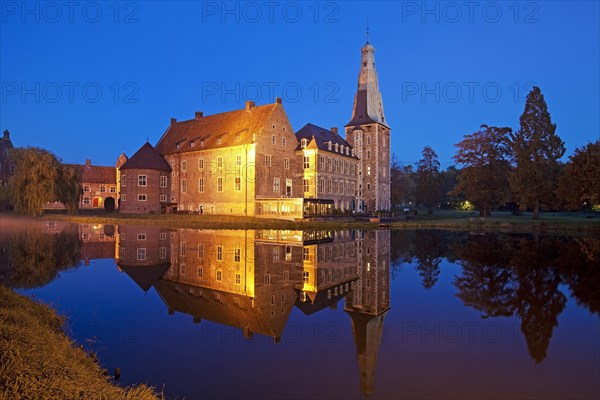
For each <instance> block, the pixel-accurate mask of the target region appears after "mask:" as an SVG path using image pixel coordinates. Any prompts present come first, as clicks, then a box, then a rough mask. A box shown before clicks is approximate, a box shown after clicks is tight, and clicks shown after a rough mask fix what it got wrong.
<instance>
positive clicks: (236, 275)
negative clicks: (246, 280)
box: [235, 274, 242, 285]
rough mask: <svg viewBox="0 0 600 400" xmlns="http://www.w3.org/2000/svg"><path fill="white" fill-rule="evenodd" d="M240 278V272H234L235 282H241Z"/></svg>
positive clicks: (237, 283)
mask: <svg viewBox="0 0 600 400" xmlns="http://www.w3.org/2000/svg"><path fill="white" fill-rule="evenodd" d="M241 281H242V279H241V276H240V274H235V284H236V285H239V284H240V283H241Z"/></svg>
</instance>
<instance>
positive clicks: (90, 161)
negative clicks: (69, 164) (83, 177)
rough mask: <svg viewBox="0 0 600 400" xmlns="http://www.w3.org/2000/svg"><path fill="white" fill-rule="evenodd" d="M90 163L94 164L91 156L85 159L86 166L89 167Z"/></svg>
mask: <svg viewBox="0 0 600 400" xmlns="http://www.w3.org/2000/svg"><path fill="white" fill-rule="evenodd" d="M90 165H92V160H90V159H89V158H88V159H86V160H85V166H86V167H89V166H90Z"/></svg>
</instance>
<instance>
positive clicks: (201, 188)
mask: <svg viewBox="0 0 600 400" xmlns="http://www.w3.org/2000/svg"><path fill="white" fill-rule="evenodd" d="M198 192H200V193H204V178H199V179H198Z"/></svg>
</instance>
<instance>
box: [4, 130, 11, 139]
mask: <svg viewBox="0 0 600 400" xmlns="http://www.w3.org/2000/svg"><path fill="white" fill-rule="evenodd" d="M4 137H5V138H7V139H10V132H9V131H8V129H5V130H4Z"/></svg>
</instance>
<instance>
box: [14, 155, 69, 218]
mask: <svg viewBox="0 0 600 400" xmlns="http://www.w3.org/2000/svg"><path fill="white" fill-rule="evenodd" d="M11 158H12V159H14V161H15V173H14V175H13V176H12V177H11V179H10V181H9V187H8V197H9V201H10V203H11V204H12V205H13V207H14V209H15V211H17V212H19V213H22V214H28V215H32V216H36V215H40V214H41V213H42V211H43V207H44V204H46V203H49V202H54V201H61V202H63V203H65V206H66V207H67V208H68V209H69V210H70V211H73V210H74V209H76V208H77V203H78V199H79V193H80V179H79V177H78V174H77V172H76V171H75V170H74V169H73V168H72V167H68V166H64V165H62V164H61V162H60V161H59V160H58V158H56V156H55V155H54V154H52V153H50V152H49V151H47V150H44V149H40V148H34V147H28V148H18V149H12V150H11Z"/></svg>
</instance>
